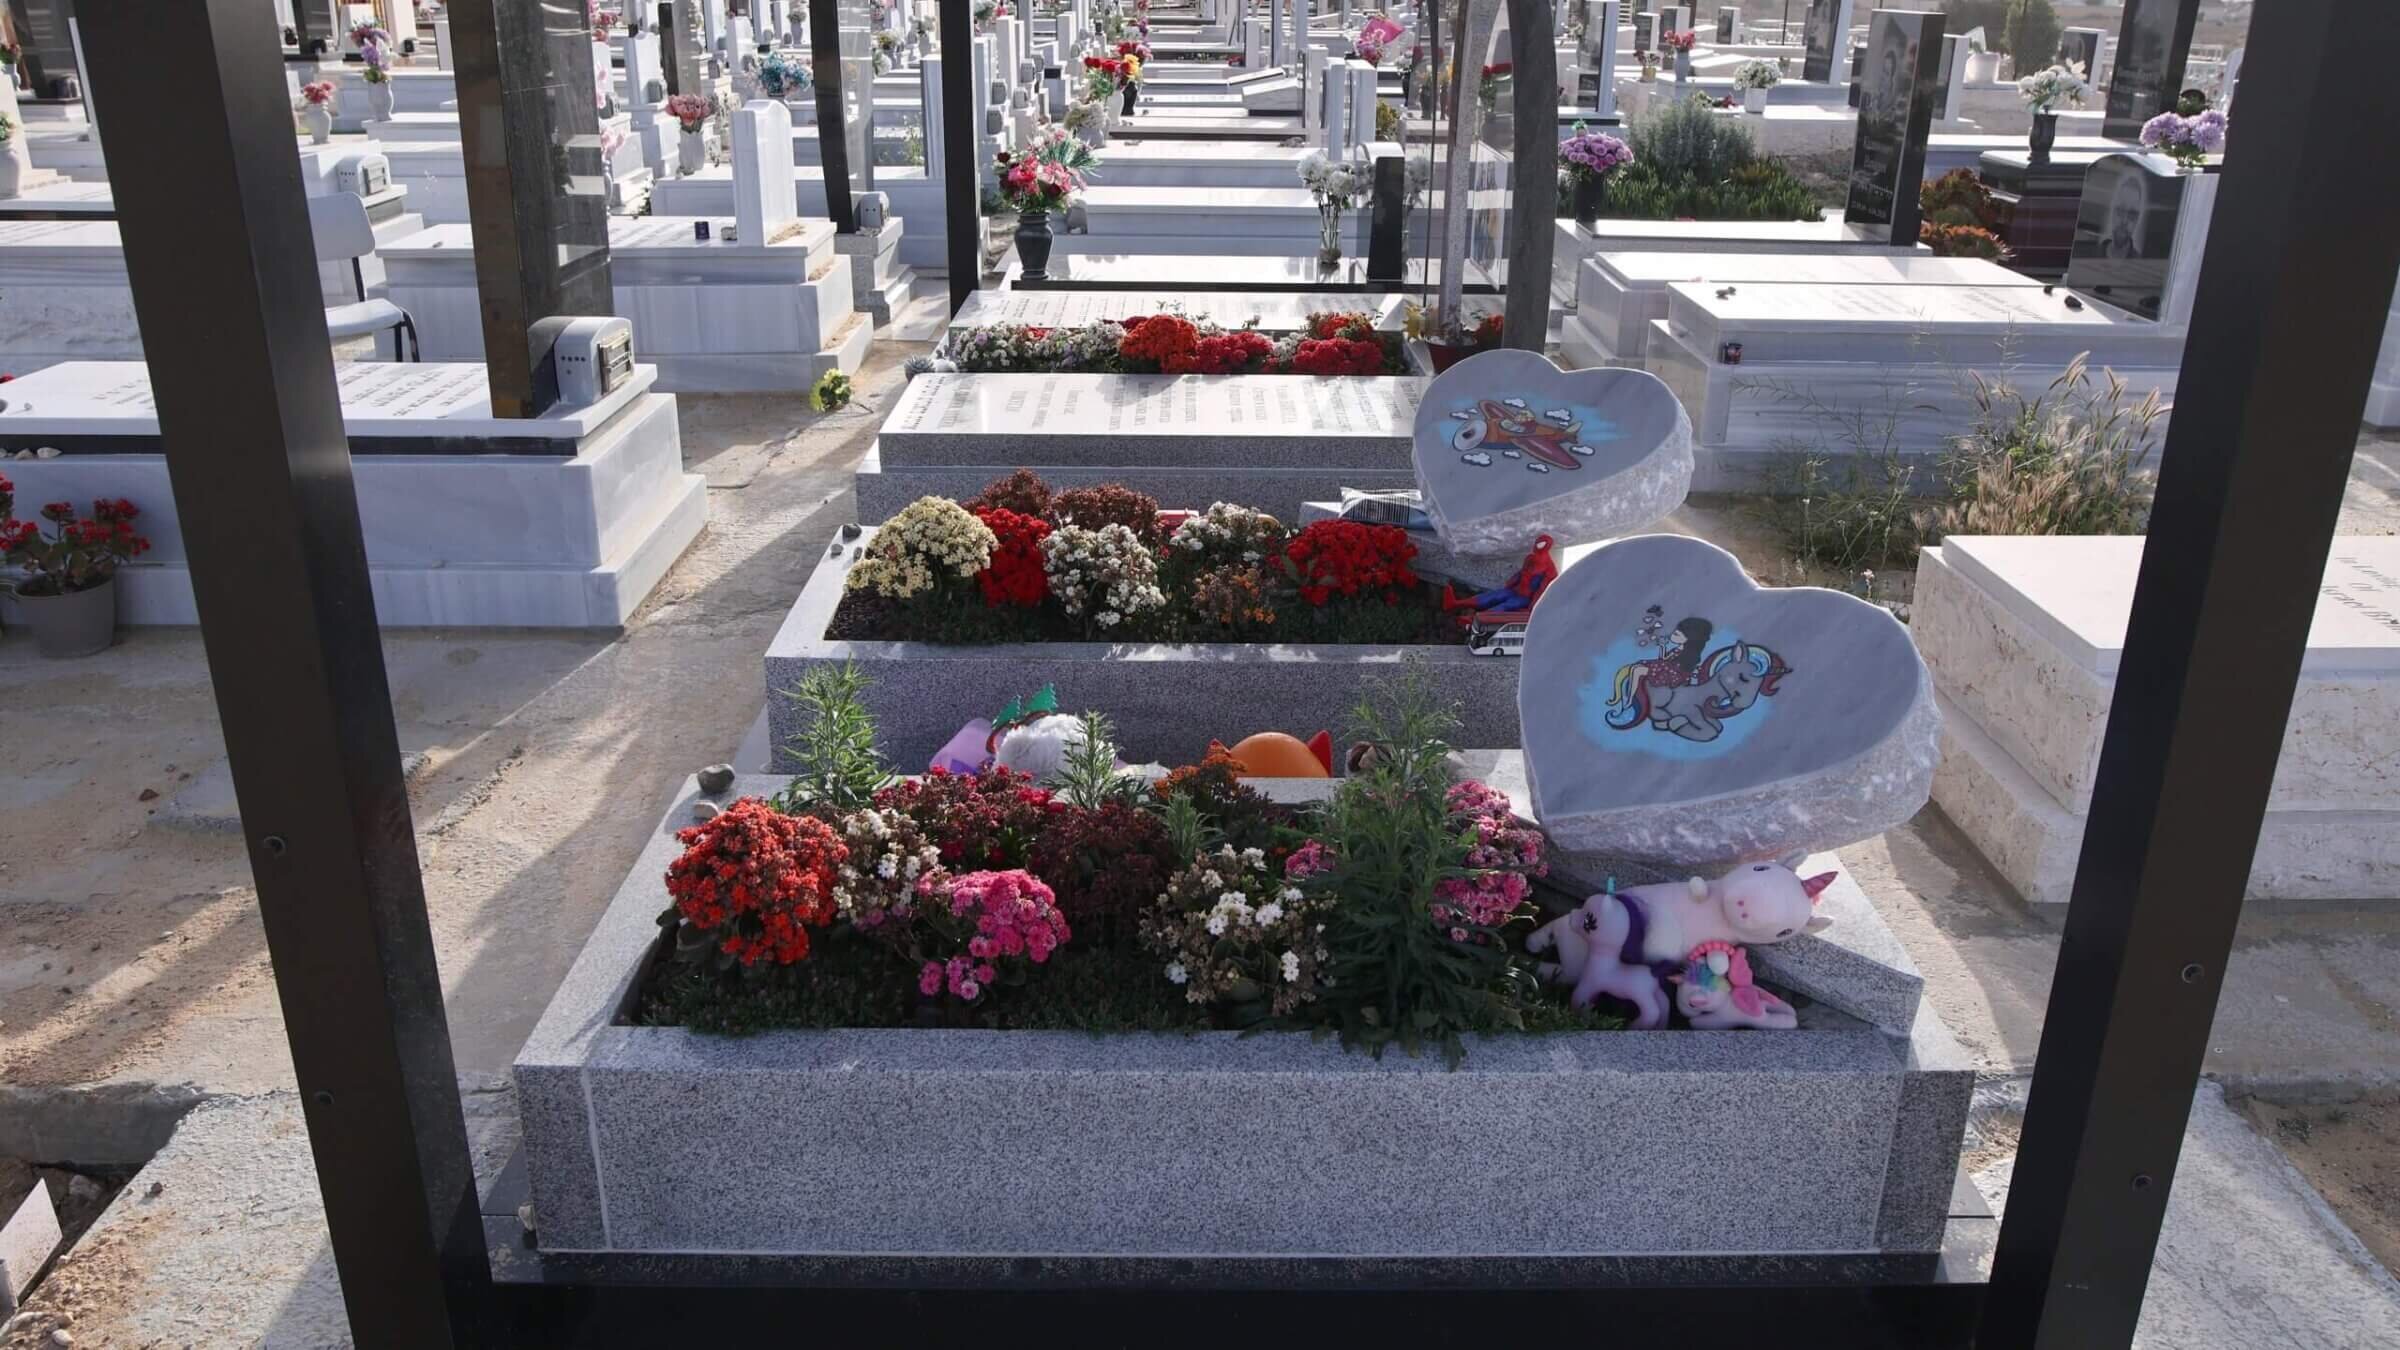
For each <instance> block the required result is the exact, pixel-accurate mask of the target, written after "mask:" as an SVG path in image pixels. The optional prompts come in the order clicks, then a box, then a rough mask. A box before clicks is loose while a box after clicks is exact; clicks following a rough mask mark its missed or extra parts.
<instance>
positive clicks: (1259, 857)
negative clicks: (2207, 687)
mask: <svg viewBox="0 0 2400 1350" xmlns="http://www.w3.org/2000/svg"><path fill="white" fill-rule="evenodd" d="M1242 861H1243V862H1246V863H1248V864H1250V865H1251V866H1252V867H1264V866H1266V865H1267V851H1266V850H1265V849H1263V848H1246V849H1243V850H1242Z"/></svg>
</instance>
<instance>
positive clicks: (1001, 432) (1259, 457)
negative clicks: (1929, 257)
mask: <svg viewBox="0 0 2400 1350" xmlns="http://www.w3.org/2000/svg"><path fill="white" fill-rule="evenodd" d="M1424 389H1425V382H1424V381H1423V380H1422V379H1418V378H1415V377H1411V376H1400V377H1374V376H1350V377H1338V378H1322V379H1312V378H1306V377H1301V376H1292V375H1224V376H1198V375H1186V376H1170V375H1082V374H1045V375H974V374H930V375H919V376H918V377H917V378H916V379H914V380H912V381H910V382H909V385H908V388H907V390H906V391H904V392H903V393H902V394H901V396H900V397H899V398H898V399H897V400H895V401H894V402H893V405H892V408H891V411H890V412H889V413H888V414H886V415H885V417H884V421H883V425H882V428H881V430H880V431H879V432H878V434H877V440H876V443H875V445H874V446H873V447H871V448H870V449H869V451H868V453H867V457H866V459H865V460H864V462H862V463H861V465H860V467H859V470H858V475H857V479H856V485H857V491H858V516H859V519H860V520H861V521H862V522H866V523H870V524H872V523H875V522H879V521H882V520H885V519H887V518H889V517H890V516H891V515H892V513H894V512H896V511H898V510H899V509H900V508H902V507H904V506H906V505H907V504H908V503H910V502H912V501H915V500H916V499H917V498H919V497H923V496H927V495H933V496H942V497H951V498H965V497H971V496H973V495H975V494H976V493H977V492H980V491H982V489H983V488H984V486H985V485H986V484H988V483H990V482H991V481H992V480H994V479H997V478H1004V477H1006V476H1007V475H1008V474H1009V473H1010V472H1012V471H1014V470H1015V469H1017V468H1020V467H1023V468H1030V469H1032V470H1034V471H1035V472H1037V473H1039V474H1040V475H1041V476H1042V477H1043V478H1044V479H1045V480H1047V481H1048V482H1050V483H1051V484H1052V485H1053V486H1075V485H1080V484H1087V483H1107V482H1118V483H1123V484H1125V485H1126V486H1127V487H1131V488H1135V489H1137V490H1139V491H1142V492H1146V493H1149V494H1150V495H1151V496H1153V497H1155V498H1157V499H1158V500H1159V501H1161V502H1177V503H1192V504H1195V505H1199V506H1206V505H1207V504H1208V503H1210V502H1213V501H1229V502H1239V503H1241V504H1242V505H1244V506H1252V507H1256V508H1258V509H1260V510H1263V511H1267V512H1270V513H1273V514H1275V515H1277V516H1280V517H1283V518H1285V519H1297V518H1298V517H1299V514H1300V504H1301V503H1302V502H1306V501H1313V500H1319V499H1323V498H1328V497H1336V496H1339V495H1340V491H1341V489H1342V488H1344V487H1360V488H1369V489H1376V490H1388V489H1400V488H1408V487H1412V486H1414V485H1415V481H1416V478H1415V475H1414V473H1413V472H1412V471H1411V469H1410V459H1409V438H1410V428H1411V426H1412V424H1413V422H1414V419H1415V417H1416V407H1417V400H1418V399H1419V398H1420V397H1421V396H1422V394H1423V393H1424ZM946 734H947V733H945V735H946Z"/></svg>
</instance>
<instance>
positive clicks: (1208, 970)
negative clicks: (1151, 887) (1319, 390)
mask: <svg viewBox="0 0 2400 1350" xmlns="http://www.w3.org/2000/svg"><path fill="white" fill-rule="evenodd" d="M1331 902H1332V901H1331V897H1330V896H1329V895H1318V894H1311V893H1310V892H1308V891H1305V890H1303V889H1302V888H1300V887H1298V886H1294V885H1292V884H1290V882H1289V881H1288V880H1287V879H1286V878H1282V877H1278V876H1276V875H1275V870H1274V868H1273V866H1272V865H1271V864H1270V863H1269V862H1268V859H1267V855H1266V854H1265V853H1264V852H1263V851H1262V850H1260V849H1256V848H1249V849H1241V850H1236V849H1235V848H1233V847H1232V846H1231V845H1224V846H1221V847H1220V848H1218V849H1217V850H1216V851H1215V852H1213V853H1207V854H1202V855H1201V856H1200V857H1197V858H1194V859H1193V860H1192V863H1191V865H1190V866H1189V867H1187V868H1185V869H1184V870H1183V871H1182V872H1181V873H1179V874H1177V875H1176V877H1175V878H1174V880H1172V881H1170V882H1169V883H1168V884H1167V890H1166V893H1165V894H1163V895H1161V896H1159V897H1158V899H1157V900H1156V901H1154V902H1153V903H1152V905H1151V907H1150V913H1149V915H1148V916H1147V917H1146V918H1145V919H1144V920H1143V923H1142V931H1141V942H1142V946H1143V947H1144V948H1145V949H1146V950H1147V951H1148V952H1149V953H1150V954H1151V955H1152V956H1153V957H1155V958H1158V959H1160V960H1161V961H1163V962H1164V965H1163V966H1162V967H1161V969H1162V971H1163V973H1164V974H1165V975H1166V977H1167V980H1168V981H1169V982H1170V983H1172V984H1175V985H1177V986H1179V987H1180V988H1182V990H1183V996H1184V997H1185V998H1187V999H1189V1000H1191V1001H1192V1002H1194V1003H1221V1004H1226V1005H1229V1009H1230V1011H1231V1012H1232V1013H1233V1014H1234V1021H1235V1022H1236V1024H1237V1025H1251V1024H1254V1023H1257V1022H1262V1021H1265V1020H1267V1019H1268V1018H1270V1017H1281V1016H1287V1015H1289V1014H1291V1013H1294V1012H1297V1011H1298V1010H1299V1008H1300V1006H1301V1005H1302V1004H1304V1003H1307V1002H1309V1001H1310V1000H1313V999H1314V998H1315V997H1316V993H1317V983H1318V979H1319V969H1320V967H1321V966H1322V965H1324V963H1325V962H1327V961H1328V960H1329V959H1330V958H1331V953H1330V952H1328V951H1327V950H1326V948H1325V939H1324V938H1323V936H1322V934H1323V932H1324V928H1325V925H1324V924H1323V923H1321V922H1319V918H1320V915H1319V910H1320V909H1321V908H1323V907H1326V906H1328V905H1330V904H1331Z"/></svg>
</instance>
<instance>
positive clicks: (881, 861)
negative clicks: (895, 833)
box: [875, 853, 900, 881]
mask: <svg viewBox="0 0 2400 1350" xmlns="http://www.w3.org/2000/svg"><path fill="white" fill-rule="evenodd" d="M899 870H900V864H899V861H898V860H897V859H895V858H893V857H892V856H891V855H890V854H888V853H887V854H885V855H884V856H882V857H881V858H878V859H876V860H875V875H877V876H879V877H882V878H883V879H884V880H885V881H890V880H891V879H892V877H893V876H894V875H895V874H897V873H898V872H899Z"/></svg>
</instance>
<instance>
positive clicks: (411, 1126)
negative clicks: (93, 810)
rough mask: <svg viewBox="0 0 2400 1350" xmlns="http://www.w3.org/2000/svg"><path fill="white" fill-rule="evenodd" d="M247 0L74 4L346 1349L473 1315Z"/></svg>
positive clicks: (352, 583)
mask: <svg viewBox="0 0 2400 1350" xmlns="http://www.w3.org/2000/svg"><path fill="white" fill-rule="evenodd" d="M263 8H264V6H263V4H262V3H261V0H179V2H178V3H176V4H171V5H161V4H158V3H156V0H81V4H80V9H81V10H82V12H83V13H84V14H86V15H87V16H88V17H89V18H90V19H91V21H92V24H91V38H92V40H91V42H90V43H89V44H88V45H87V48H86V55H87V57H88V60H89V69H87V70H86V71H85V78H86V79H88V80H90V81H91V86H92V91H93V94H94V96H95V97H97V98H99V99H101V100H103V101H108V100H116V101H119V102H121V104H122V106H125V107H134V106H138V105H139V103H140V101H141V98H142V96H143V94H144V93H145V91H147V90H148V89H150V88H152V87H153V86H154V85H155V82H156V76H157V72H159V71H161V70H166V69H170V68H172V69H174V70H177V71H179V72H181V77H182V80H183V86H184V89H185V91H186V92H187V93H188V94H189V95H190V100H189V103H188V105H187V106H183V107H180V108H179V109H178V111H177V113H176V115H175V116H173V117H168V118H159V119H154V120H151V121H148V122H140V121H137V120H135V119H130V118H123V117H118V118H111V119H109V120H108V121H107V123H106V124H105V125H104V127H103V130H102V134H101V135H102V139H101V151H102V154H103V156H104V157H105V159H106V161H107V164H108V176H109V181H110V182H111V183H113V184H115V188H116V201H117V207H118V222H117V227H118V229H119V231H120V232H121V236H122V238H123V240H124V247H125V270H126V274H127V276H128V278H129V279H130V281H131V282H132V286H133V295H134V314H135V317H136V318H137V319H138V320H139V321H140V325H141V330H142V345H143V347H144V348H145V349H146V350H147V351H149V352H150V353H152V354H153V359H152V361H151V363H150V387H151V390H152V393H153V395H154V397H155V399H156V402H157V408H158V424H159V440H160V444H161V447H162V448H163V450H164V452H165V454H166V461H167V473H168V477H169V479H170V481H171V482H172V483H173V485H174V489H175V502H176V505H177V507H178V508H179V515H180V516H181V518H182V522H183V537H184V546H185V549H186V551H187V553H188V554H189V556H190V561H191V578H192V590H193V593H194V598H195V600H196V602H197V605H198V608H199V613H200V621H201V630H200V631H201V639H202V642H203V643H204V645H205V646H206V648H207V651H208V664H209V669H210V671H211V672H212V675H213V678H214V683H215V687H216V698H217V712H218V716H219V718H220V719H221V720H222V722H223V724H224V734H225V751H226V758H227V759H228V760H229V761H230V762H231V765H232V769H233V785H234V792H235V795H236V798H237V799H238V801H239V803H240V807H241V819H242V837H243V840H244V843H245V844H246V845H247V847H248V849H249V853H250V870H251V875H252V876H253V878H254V879H255V881H256V884H257V887H258V907H259V912H260V915H261V917H262V918H263V919H264V921H265V928H266V936H267V950H268V954H269V956H270V957H271V958H272V960H273V963H274V968H275V987H276V992H277V994H278V995H279V996H280V998H281V1000H282V1004H283V1022H284V1034H285V1036H286V1037H287V1038H288V1040H289V1041H290V1043H291V1050H292V1068H293V1072H294V1074H295V1076H296V1077H297V1079H298V1081H299V1086H300V1101H301V1109H302V1111H303V1113H304V1114H305V1115H306V1117H307V1120H308V1137H309V1146H310V1148H311V1150H312V1151H313V1152H314V1154H315V1157H316V1164H317V1182H318V1186H319V1188H320V1189H321V1190H322V1191H323V1193H324V1197H325V1219H326V1227H327V1229H328V1230H329V1232H330V1233H331V1236H332V1241H333V1256H334V1262H335V1265H336V1266H337V1268H338V1269H339V1270H340V1271H341V1272H342V1276H343V1278H342V1282H341V1283H342V1298H343V1301H344V1303H345V1304H346V1306H347V1307H348V1309H349V1314H350V1323H351V1325H352V1326H353V1327H355V1328H357V1329H358V1335H359V1339H360V1341H361V1343H362V1344H374V1343H382V1344H391V1345H415V1346H434V1345H443V1344H449V1343H451V1342H453V1341H454V1340H457V1339H460V1338H462V1336H463V1335H464V1334H465V1333H467V1332H469V1331H470V1330H471V1329H472V1327H473V1325H474V1322H475V1319H476V1318H478V1317H479V1316H481V1315H482V1313H483V1312H484V1311H485V1310H486V1309H487V1308H488V1307H489V1304H490V1299H489V1297H488V1293H489V1271H488V1266H487V1263H486V1255H485V1251H484V1246H483V1234H482V1231H481V1227H480V1221H479V1219H478V1218H477V1215H476V1203H475V1176H474V1171H473V1169H472V1167H471V1166H470V1162H469V1157H468V1152H467V1133H466V1121H465V1118H464V1117H463V1116H462V1115H461V1114H460V1106H459V1095H458V1079H457V1074H456V1070H455V1068H454V1067H453V1063H452V1060H451V1056H450V1031H449V1023H448V1021H447V1020H446V1019H445V1017H444V1016H443V1012H442V982H441V977H440V974H439V973H438V972H437V971H436V970H435V968H434V953H433V935H432V932H431V930H430V928H429V926H428V924H427V921H426V917H425V893H424V889H423V882H422V879H421V877H420V875H419V873H418V870H417V849H416V837H415V834H414V833H413V831H412V829H411V827H410V822H409V813H408V793H407V790H406V787H405V786H404V784H403V782H402V780H401V773H400V747H399V740H398V736H397V733H396V732H395V731H394V729H393V726H392V703H391V692H390V689H389V687H388V685H387V684H386V682H385V678H384V668H383V648H382V645H381V641H380V636H379V633H378V630H377V628H376V623H375V601H374V596H373V594H372V593H371V592H370V590H369V587H368V580H367V555H366V546H365V544H364V542H363V541H362V539H361V536H360V533H359V518H358V501H357V497H356V494H355V493H354V491H353V489H352V485H351V475H350V454H349V445H348V442H347V441H346V439H345V438H344V435H343V430H342V410H341V402H340V396H339V394H338V393H337V391H336V389H335V386H334V372H333V352H332V348H331V347H330V346H329V345H328V344H327V342H326V340H325V320H324V308H323V306H324V298H323V296H322V295H321V294H320V293H319V290H318V282H317V264H316V250H315V248H314V247H313V246H312V244H311V242H310V239H311V236H310V231H309V223H308V209H307V205H306V203H305V200H304V198H303V196H302V189H301V183H300V161H299V156H298V153H297V148H296V142H295V140H294V137H293V132H292V112H291V107H290V105H289V104H288V103H287V102H286V101H285V97H286V96H285V93H284V83H283V58H282V54H281V51H280V50H279V48H278V47H277V46H270V45H269V44H268V43H267V42H266V41H264V40H263V39H264V37H265V36H266V35H268V34H271V32H272V30H271V29H268V28H266V26H265V25H262V24H261V23H260V22H259V18H260V13H261V11H262V9H263Z"/></svg>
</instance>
